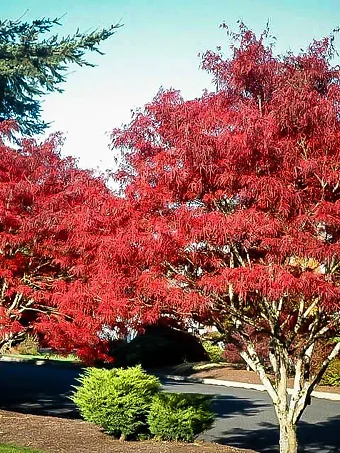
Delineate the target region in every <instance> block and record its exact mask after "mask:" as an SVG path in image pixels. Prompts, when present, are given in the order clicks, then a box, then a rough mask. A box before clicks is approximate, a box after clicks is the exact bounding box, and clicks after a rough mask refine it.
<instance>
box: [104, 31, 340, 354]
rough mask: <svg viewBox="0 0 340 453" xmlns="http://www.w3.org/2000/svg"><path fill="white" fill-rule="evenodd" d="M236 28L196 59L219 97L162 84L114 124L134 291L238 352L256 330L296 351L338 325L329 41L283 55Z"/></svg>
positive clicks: (338, 201)
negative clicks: (223, 47)
mask: <svg viewBox="0 0 340 453" xmlns="http://www.w3.org/2000/svg"><path fill="white" fill-rule="evenodd" d="M231 36H232V38H233V42H234V45H233V46H232V56H231V57H230V58H228V59H224V58H223V57H222V55H221V54H220V53H214V52H207V53H205V54H204V55H203V58H202V67H203V68H204V69H205V70H207V71H208V72H210V73H211V74H212V75H213V77H214V80H215V82H216V84H217V86H218V89H217V91H216V92H215V93H208V92H206V93H204V94H203V95H202V97H200V98H198V99H194V100H191V101H185V100H184V99H183V98H182V97H181V95H180V94H179V92H177V91H174V90H161V91H160V92H159V93H158V95H157V96H156V97H155V98H154V99H153V101H152V102H151V103H149V104H147V105H146V106H145V108H144V110H143V111H141V112H139V113H136V114H135V116H134V118H133V119H132V122H131V123H130V124H129V125H127V126H126V127H124V128H123V129H120V130H114V132H113V146H115V147H119V148H121V149H122V151H123V152H124V156H125V160H124V162H125V164H124V165H123V166H122V168H121V169H120V171H119V172H118V174H117V179H118V180H120V182H121V184H122V185H123V186H124V188H125V196H126V197H127V199H128V200H129V202H130V208H131V210H134V212H135V213H137V214H135V221H134V222H133V221H132V220H131V225H132V226H131V229H129V230H127V231H126V236H125V243H128V242H130V243H133V244H134V246H135V253H136V254H138V255H139V258H138V259H139V263H140V264H139V275H138V276H136V278H135V280H134V287H133V289H134V292H135V297H136V299H135V300H136V304H139V306H140V307H145V306H146V305H149V307H150V313H152V316H154V317H157V316H159V315H161V314H162V313H168V314H169V313H170V314H173V315H178V316H181V317H185V316H187V317H196V318H199V319H205V322H208V323H212V324H214V325H215V326H216V327H217V328H218V329H219V331H220V332H221V334H222V336H223V338H224V339H225V340H228V341H233V342H234V343H235V344H237V345H238V347H239V349H240V350H241V351H243V352H244V351H246V350H247V346H246V344H251V339H253V343H254V344H253V346H254V347H255V349H256V341H255V339H256V338H258V335H261V336H264V337H265V338H267V339H268V342H269V343H271V344H272V343H273V342H274V343H275V342H276V344H280V345H281V346H282V347H283V348H284V349H285V350H287V353H288V354H289V355H291V354H293V355H294V354H295V353H297V351H298V353H299V354H302V356H303V355H304V354H305V353H306V350H307V349H308V347H310V346H312V347H314V346H315V343H316V342H317V341H318V340H319V339H320V338H321V337H328V336H332V335H334V334H336V333H337V332H339V322H340V316H339V314H340V287H339V282H340V279H339V277H340V273H339V271H340V259H339V258H340V147H339V143H340V122H339V120H340V102H339V101H340V80H339V70H338V69H337V68H333V67H332V66H331V58H332V53H333V38H332V37H329V38H325V39H324V40H322V41H314V42H313V43H312V44H311V45H310V46H309V47H308V49H307V50H306V51H304V52H301V53H300V54H299V55H294V54H292V53H288V54H287V55H285V56H283V57H277V56H275V55H274V53H273V47H272V46H271V45H266V39H268V33H267V32H264V33H263V34H262V35H261V36H260V38H256V36H255V35H254V33H253V32H252V31H250V30H248V29H247V28H246V27H245V26H244V25H243V24H241V26H240V32H239V33H238V34H231ZM134 269H136V267H135V264H134ZM307 332H308V335H307ZM249 341H250V343H247V342H249ZM269 343H268V344H269ZM249 354H250V355H249ZM250 356H251V353H250V352H249V349H248V359H249V360H250V358H251V357H250ZM299 357H300V356H299Z"/></svg>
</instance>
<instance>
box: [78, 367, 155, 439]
mask: <svg viewBox="0 0 340 453" xmlns="http://www.w3.org/2000/svg"><path fill="white" fill-rule="evenodd" d="M78 381H79V382H80V386H76V387H75V389H76V390H75V392H74V394H73V396H72V397H71V399H72V401H73V402H74V403H75V404H76V405H77V407H78V408H79V411H80V414H81V415H82V417H83V418H84V419H85V420H87V421H90V422H92V423H95V424H96V425H98V426H101V427H102V428H103V429H104V430H105V432H107V433H109V434H112V435H113V436H115V437H120V438H123V439H126V438H131V439H136V438H138V437H139V436H143V435H145V434H148V427H147V424H146V418H147V414H148V411H149V408H150V405H151V401H152V398H153V396H154V395H155V394H156V393H157V392H159V390H160V388H161V384H160V381H159V380H158V379H157V378H156V377H155V376H151V375H148V374H146V373H145V371H144V370H143V369H142V368H141V367H140V366H136V367H133V368H128V369H122V368H117V369H115V368H114V369H111V370H107V369H97V368H89V369H87V370H86V371H85V372H84V374H83V375H82V376H81V377H80V378H79V379H78Z"/></svg>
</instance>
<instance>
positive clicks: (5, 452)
mask: <svg viewBox="0 0 340 453" xmlns="http://www.w3.org/2000/svg"><path fill="white" fill-rule="evenodd" d="M0 453H44V452H43V451H42V450H32V448H25V447H17V446H15V445H8V444H0Z"/></svg>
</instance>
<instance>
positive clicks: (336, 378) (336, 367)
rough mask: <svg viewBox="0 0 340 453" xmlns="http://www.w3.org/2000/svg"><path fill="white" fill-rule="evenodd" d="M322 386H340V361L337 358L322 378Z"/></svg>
mask: <svg viewBox="0 0 340 453" xmlns="http://www.w3.org/2000/svg"><path fill="white" fill-rule="evenodd" d="M321 384H322V385H331V386H336V385H340V359H339V358H335V359H333V360H332V361H331V362H330V363H329V365H328V367H327V370H326V372H325V374H324V375H323V377H322V380H321Z"/></svg>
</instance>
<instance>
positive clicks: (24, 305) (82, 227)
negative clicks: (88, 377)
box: [0, 123, 131, 360]
mask: <svg viewBox="0 0 340 453" xmlns="http://www.w3.org/2000/svg"><path fill="white" fill-rule="evenodd" d="M12 128H13V125H12V124H11V123H2V124H1V134H2V140H1V143H0V347H1V348H2V349H5V348H6V347H8V346H10V345H11V344H15V343H16V342H17V341H19V340H20V339H21V338H23V336H24V335H26V333H27V331H32V330H34V331H35V332H39V333H40V334H41V335H43V337H44V339H45V342H48V344H49V345H51V346H53V347H55V348H57V349H62V350H65V351H67V350H72V349H73V348H76V349H77V352H78V354H79V355H80V356H83V357H85V358H86V359H88V360H89V359H91V358H92V357H93V358H96V359H97V358H100V355H101V354H104V352H105V342H104V341H102V339H101V338H100V336H99V335H98V333H100V331H101V330H102V327H103V325H105V324H109V325H115V324H116V322H118V321H117V318H119V317H121V318H122V317H123V316H124V318H126V311H124V310H129V307H128V305H127V304H125V305H123V307H119V306H117V304H118V302H117V303H115V302H114V301H115V300H117V299H116V298H114V294H113V291H114V285H113V281H114V277H115V266H114V265H112V266H111V265H110V263H109V261H110V255H109V254H110V250H112V247H111V248H110V249H109V248H108V246H107V244H108V242H110V244H111V245H112V246H114V240H112V236H113V235H115V234H116V230H117V231H118V229H119V226H120V225H124V221H126V215H125V214H124V209H123V207H122V200H121V199H119V198H117V197H114V196H113V195H112V193H111V192H110V191H109V190H108V189H107V187H106V185H105V181H104V179H103V178H102V177H95V176H94V174H93V173H91V172H89V171H85V170H81V169H79V168H78V167H77V165H76V162H75V161H74V159H72V158H62V157H60V145H61V138H60V137H59V136H58V135H56V136H52V137H50V138H49V139H48V140H47V141H45V142H43V143H41V144H38V143H36V142H35V141H34V140H23V141H22V143H21V145H20V147H19V149H16V148H15V149H14V148H12V147H11V146H10V145H9V144H8V142H6V132H8V133H10V132H11V131H12ZM116 236H118V235H117V234H116ZM116 307H117V308H116ZM129 313H131V311H130V312H129Z"/></svg>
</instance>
